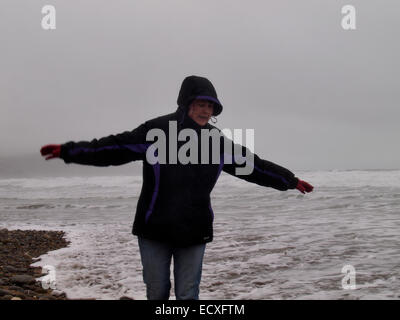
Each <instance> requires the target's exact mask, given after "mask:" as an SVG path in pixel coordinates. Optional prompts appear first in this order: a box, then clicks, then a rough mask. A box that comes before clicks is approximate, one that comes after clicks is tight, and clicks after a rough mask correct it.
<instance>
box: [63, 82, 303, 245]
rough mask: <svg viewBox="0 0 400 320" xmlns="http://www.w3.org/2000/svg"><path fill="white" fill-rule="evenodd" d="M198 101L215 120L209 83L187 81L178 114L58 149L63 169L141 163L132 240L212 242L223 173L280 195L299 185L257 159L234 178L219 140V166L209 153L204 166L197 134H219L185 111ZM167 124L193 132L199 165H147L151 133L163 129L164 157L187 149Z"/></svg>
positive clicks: (218, 108) (289, 174) (216, 102)
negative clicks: (206, 103)
mask: <svg viewBox="0 0 400 320" xmlns="http://www.w3.org/2000/svg"><path fill="white" fill-rule="evenodd" d="M196 98H197V99H208V100H212V101H213V102H214V115H218V114H220V113H221V111H222V105H221V103H220V102H219V100H218V97H217V93H216V91H215V89H214V87H213V85H212V84H211V82H210V81H209V80H207V79H206V78H201V77H197V76H190V77H187V78H186V79H185V80H184V81H183V83H182V87H181V90H180V93H179V97H178V109H177V110H176V112H174V113H171V114H168V115H165V116H161V117H158V118H155V119H152V120H149V121H146V122H145V123H143V124H142V125H140V126H139V127H137V128H136V129H134V130H132V131H126V132H123V133H121V134H117V135H110V136H108V137H104V138H101V139H98V140H97V139H94V140H92V141H90V142H89V141H80V142H72V141H70V142H67V143H65V144H63V145H62V146H61V154H60V157H61V158H62V159H63V160H64V161H65V163H71V162H73V163H79V164H84V165H94V166H110V165H114V166H116V165H122V164H125V163H128V162H130V161H135V160H141V161H143V185H142V191H141V194H140V197H139V200H138V204H137V208H136V215H135V221H134V224H133V234H135V235H138V236H142V237H144V238H148V239H154V240H160V241H164V242H168V243H171V244H174V245H176V246H180V247H185V246H189V245H194V244H200V243H206V242H210V241H212V239H213V220H214V213H213V210H212V207H211V200H210V194H211V191H212V190H213V188H214V186H215V183H216V182H217V179H218V177H219V176H220V173H221V171H222V170H223V171H225V172H227V173H229V174H231V175H234V176H237V177H239V178H241V179H244V180H246V181H249V182H253V183H256V184H259V185H262V186H266V187H272V188H275V189H278V190H282V191H284V190H287V189H293V188H295V187H296V185H297V182H298V179H297V178H296V177H295V176H294V174H293V173H292V172H290V171H289V170H287V169H285V168H283V167H280V166H278V165H276V164H274V163H272V162H269V161H266V160H262V159H260V158H259V157H258V156H257V155H254V160H253V163H252V165H253V167H254V169H253V170H252V172H251V174H248V175H238V174H237V170H236V169H237V168H239V167H240V166H242V167H243V164H242V165H240V164H237V163H236V161H235V157H233V160H232V152H228V150H227V148H226V144H224V143H223V141H226V140H224V139H226V138H224V137H221V148H220V149H219V150H220V161H219V163H215V162H212V160H211V152H210V155H209V157H210V160H209V162H208V164H202V163H204V162H202V161H201V152H202V150H201V147H200V146H201V145H202V143H203V142H204V141H202V139H203V140H204V138H203V137H202V135H201V134H200V132H201V129H209V130H211V129H216V130H218V129H217V128H215V127H214V126H212V125H210V124H206V125H205V126H203V127H201V126H199V125H198V124H197V123H196V122H195V121H193V120H192V119H191V118H190V117H189V116H188V115H187V112H188V106H189V105H190V103H191V102H192V101H193V100H194V99H196ZM171 121H172V122H171ZM170 122H171V123H174V124H175V125H176V127H177V132H178V135H179V132H181V130H183V129H192V130H194V132H196V136H197V139H198V146H199V147H198V158H197V159H198V161H197V163H187V164H182V163H181V162H180V161H179V160H178V161H175V162H174V161H172V159H173V157H172V156H171V154H169V153H168V152H167V157H166V158H167V163H164V162H161V161H160V162H158V163H154V164H152V163H151V162H149V161H148V158H147V157H146V152H147V150H148V148H149V147H150V146H151V145H152V144H153V143H154V141H153V140H152V141H148V140H146V136H147V133H148V132H149V131H150V130H151V129H161V130H162V132H164V133H165V135H166V143H167V147H166V150H167V151H168V150H169V142H170V141H172V143H174V144H176V147H177V148H176V149H175V150H180V148H181V147H182V146H183V145H184V144H185V143H186V141H179V140H177V137H176V136H174V137H173V138H172V140H171V137H170V132H169V128H170ZM210 145H211V143H210ZM228 145H229V144H228ZM241 148H242V154H245V152H246V149H245V148H244V147H241ZM247 152H248V150H247ZM227 154H228V157H229V154H230V156H231V160H232V161H231V162H230V163H229V161H226V159H227ZM156 155H157V154H156Z"/></svg>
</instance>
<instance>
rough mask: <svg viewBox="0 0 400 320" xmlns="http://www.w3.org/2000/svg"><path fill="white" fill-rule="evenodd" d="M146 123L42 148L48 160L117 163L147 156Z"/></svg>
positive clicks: (103, 163) (95, 163) (102, 165)
mask: <svg viewBox="0 0 400 320" xmlns="http://www.w3.org/2000/svg"><path fill="white" fill-rule="evenodd" d="M146 133H147V129H146V125H145V124H142V125H141V126H139V127H138V128H136V129H134V130H133V131H126V132H123V133H120V134H117V135H110V136H108V137H104V138H101V139H93V140H92V141H80V142H73V141H70V142H67V143H64V144H61V145H57V144H50V145H45V146H43V147H42V148H41V149H40V153H41V154H42V156H46V160H49V159H53V158H61V159H63V160H64V162H65V163H71V162H72V163H79V164H84V165H93V166H100V167H104V166H110V165H113V166H117V165H121V164H125V163H128V162H130V161H134V160H143V159H144V158H145V156H146V150H147V147H148V144H146Z"/></svg>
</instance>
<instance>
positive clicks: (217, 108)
mask: <svg viewBox="0 0 400 320" xmlns="http://www.w3.org/2000/svg"><path fill="white" fill-rule="evenodd" d="M195 99H204V100H209V101H212V102H214V112H213V116H218V115H219V114H220V113H221V112H222V108H223V107H222V104H221V102H219V100H218V96H217V92H216V91H215V88H214V86H213V85H212V83H211V81H210V80H208V79H207V78H203V77H198V76H189V77H186V78H185V80H183V82H182V85H181V89H180V91H179V95H178V101H177V102H178V106H179V108H180V109H183V110H184V111H187V108H188V107H189V105H190V103H191V102H192V101H193V100H195Z"/></svg>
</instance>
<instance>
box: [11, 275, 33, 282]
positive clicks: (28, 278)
mask: <svg viewBox="0 0 400 320" xmlns="http://www.w3.org/2000/svg"><path fill="white" fill-rule="evenodd" d="M11 282H14V283H19V284H31V283H35V282H36V280H35V278H34V277H32V276H29V275H25V274H23V275H17V276H13V277H11Z"/></svg>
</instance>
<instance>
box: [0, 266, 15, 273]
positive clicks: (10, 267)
mask: <svg viewBox="0 0 400 320" xmlns="http://www.w3.org/2000/svg"><path fill="white" fill-rule="evenodd" d="M3 270H4V271H7V272H10V273H16V272H18V269H17V268H15V267H13V266H4V267H3Z"/></svg>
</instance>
